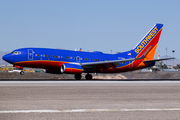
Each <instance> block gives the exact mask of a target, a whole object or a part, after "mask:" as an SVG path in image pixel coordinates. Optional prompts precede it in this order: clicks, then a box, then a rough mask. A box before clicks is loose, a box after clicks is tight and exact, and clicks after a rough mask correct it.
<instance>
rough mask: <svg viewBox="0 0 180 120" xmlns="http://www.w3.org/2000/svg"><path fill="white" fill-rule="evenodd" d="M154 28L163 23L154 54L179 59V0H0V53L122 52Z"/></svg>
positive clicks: (132, 46) (130, 47)
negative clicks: (29, 49)
mask: <svg viewBox="0 0 180 120" xmlns="http://www.w3.org/2000/svg"><path fill="white" fill-rule="evenodd" d="M156 23H162V24H164V27H163V30H162V33H161V37H160V41H159V44H158V47H157V51H160V55H161V56H163V55H166V52H167V54H168V55H169V56H173V54H172V50H175V57H176V58H180V54H179V53H180V47H179V46H180V36H179V35H180V30H179V28H180V1H179V0H171V1H170V0H149V1H147V0H0V51H4V52H6V51H12V50H14V49H18V48H24V47H40V48H60V49H69V50H75V49H79V48H82V50H83V51H90V52H93V51H102V52H105V53H111V50H112V53H116V52H123V51H127V50H130V49H132V48H134V46H136V44H137V43H139V41H140V40H141V39H142V38H143V37H144V35H145V34H146V33H147V32H148V31H149V30H150V29H151V28H152V27H153V26H154V25H155V24H156ZM166 47H167V51H166Z"/></svg>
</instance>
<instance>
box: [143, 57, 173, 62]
mask: <svg viewBox="0 0 180 120" xmlns="http://www.w3.org/2000/svg"><path fill="white" fill-rule="evenodd" d="M170 59H175V58H174V57H173V58H164V59H154V60H145V61H143V62H144V63H147V62H155V61H162V60H170Z"/></svg>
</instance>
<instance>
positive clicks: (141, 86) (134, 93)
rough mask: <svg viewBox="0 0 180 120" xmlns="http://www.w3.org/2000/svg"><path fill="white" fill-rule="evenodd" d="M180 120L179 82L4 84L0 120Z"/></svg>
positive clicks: (1, 85)
mask: <svg viewBox="0 0 180 120" xmlns="http://www.w3.org/2000/svg"><path fill="white" fill-rule="evenodd" d="M24 119H26V120H59V119H63V120H64V119H72V120H84V119H87V120H92V119H107V120H109V119H111V120H116V119H117V120H118V119H132V120H134V119H135V120H139V119H163V120H166V119H167V120H169V119H180V82H179V81H0V120H24Z"/></svg>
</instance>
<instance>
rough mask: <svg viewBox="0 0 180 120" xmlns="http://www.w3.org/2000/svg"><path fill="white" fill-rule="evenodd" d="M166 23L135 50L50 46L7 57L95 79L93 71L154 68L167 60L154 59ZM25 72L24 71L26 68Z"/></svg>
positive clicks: (14, 61)
mask: <svg viewBox="0 0 180 120" xmlns="http://www.w3.org/2000/svg"><path fill="white" fill-rule="evenodd" d="M162 28H163V24H155V25H154V26H153V27H152V29H151V30H150V31H149V32H148V33H147V34H146V35H145V36H144V37H143V38H142V40H140V42H139V43H138V44H137V45H136V46H135V47H134V48H133V49H131V50H129V51H126V52H122V53H117V54H105V53H102V52H99V51H95V52H84V51H73V50H60V49H49V48H21V49H16V50H14V51H12V52H11V53H9V54H6V55H4V56H3V59H4V60H5V61H7V62H9V63H11V64H13V65H15V66H20V67H30V68H43V69H46V72H47V73H57V74H62V73H69V74H74V75H75V79H77V80H80V79H81V74H82V73H83V72H84V73H87V74H86V76H85V78H86V79H87V80H91V79H92V75H91V74H90V73H119V72H127V71H133V70H138V69H142V68H146V67H151V66H153V65H154V64H155V62H156V61H160V60H167V59H172V58H167V59H153V58H154V54H155V51H156V47H157V45H158V41H159V38H160V35H161V31H162ZM21 74H24V73H23V71H22V72H21Z"/></svg>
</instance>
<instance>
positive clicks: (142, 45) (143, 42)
mask: <svg viewBox="0 0 180 120" xmlns="http://www.w3.org/2000/svg"><path fill="white" fill-rule="evenodd" d="M157 32H158V29H157V27H155V28H154V29H153V30H152V31H151V32H150V33H149V34H148V36H147V37H146V38H145V39H144V40H143V41H142V42H141V43H140V44H139V45H138V46H137V47H136V49H135V50H134V51H135V52H136V54H139V53H140V52H141V51H142V50H143V48H144V47H145V46H146V45H147V44H148V43H149V42H150V41H151V39H152V37H154V36H155V35H156V33H157Z"/></svg>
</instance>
